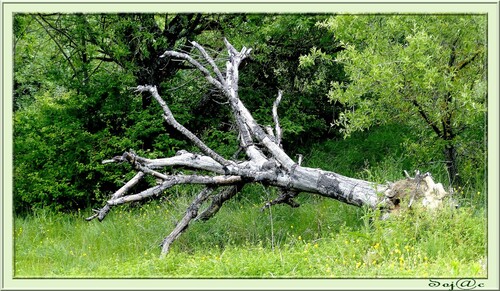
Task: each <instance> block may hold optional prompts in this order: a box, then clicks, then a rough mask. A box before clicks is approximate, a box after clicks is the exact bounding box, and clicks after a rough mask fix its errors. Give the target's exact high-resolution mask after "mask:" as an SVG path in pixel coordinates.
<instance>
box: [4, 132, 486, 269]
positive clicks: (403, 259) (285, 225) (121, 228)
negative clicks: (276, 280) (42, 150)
mask: <svg viewBox="0 0 500 291" xmlns="http://www.w3.org/2000/svg"><path fill="white" fill-rule="evenodd" d="M397 138H398V133H397V132H396V133H394V131H393V130H392V131H391V130H389V129H381V130H379V131H378V132H377V131H376V132H375V133H371V134H360V135H358V136H354V137H352V139H350V140H345V141H337V142H326V143H324V144H322V145H318V146H317V147H315V148H313V149H312V150H311V151H310V152H309V153H306V160H305V161H304V163H305V165H306V166H312V167H320V168H323V169H327V170H335V171H337V172H340V173H341V174H344V175H348V176H354V177H359V178H363V179H367V180H372V181H378V182H383V181H385V180H392V181H394V180H398V179H401V178H402V177H403V176H402V170H403V169H406V170H411V169H412V161H411V159H409V158H408V157H406V156H404V154H403V153H404V151H403V150H402V149H401V148H400V147H399V145H398V144H397V142H395V140H396V139H397ZM388 139H392V142H387V140H388ZM427 170H428V169H426V171H427ZM435 170H437V171H433V174H435V172H437V173H436V174H435V176H436V175H437V176H438V177H439V175H441V174H442V172H441V173H440V172H439V171H443V169H437V168H436V169H435ZM471 185H472V184H471ZM471 187H472V186H471ZM457 190H458V191H461V193H460V195H461V197H462V200H463V201H465V202H467V203H464V207H462V208H460V209H458V210H452V209H448V208H446V209H445V210H443V211H439V212H436V213H427V212H421V211H418V210H414V211H411V212H408V213H404V214H402V215H400V216H394V217H391V218H390V219H388V220H384V221H382V220H379V219H378V215H377V213H374V212H372V211H368V210H367V209H363V208H356V207H353V206H350V205H346V204H343V203H340V202H337V201H334V200H331V199H326V198H323V197H319V196H313V195H309V194H301V195H300V196H299V197H298V202H299V203H300V204H301V207H299V208H293V209H292V208H290V207H288V206H285V205H277V206H274V207H272V208H271V209H266V210H263V211H262V206H263V205H264V203H265V202H266V201H268V200H269V199H272V198H273V197H275V195H277V193H276V190H275V189H273V188H264V187H263V186H261V185H252V186H248V187H247V188H245V189H244V191H243V193H240V194H239V195H238V196H237V197H235V199H233V200H232V201H229V202H227V203H226V204H225V205H224V207H223V208H222V209H221V210H220V212H219V213H218V214H217V215H216V216H215V217H214V218H212V219H211V220H209V221H207V222H197V223H193V224H192V225H191V226H190V228H189V229H188V230H187V232H186V233H184V234H183V235H182V236H181V237H180V238H179V239H178V240H177V241H176V242H175V243H174V245H173V246H172V249H171V252H170V254H169V255H168V256H167V257H166V258H165V259H163V260H161V259H159V258H158V257H159V253H160V247H159V244H160V243H161V241H162V239H163V238H164V237H165V236H166V235H167V234H168V233H169V231H170V230H171V229H172V228H173V227H174V225H175V223H176V221H177V219H179V218H180V217H181V216H182V215H183V212H184V211H185V209H186V207H187V206H188V205H189V203H190V201H191V200H192V198H193V197H194V195H196V193H197V191H198V188H197V187H179V188H175V189H174V190H173V191H172V192H171V193H170V196H167V197H166V198H164V199H162V200H159V201H153V202H151V203H149V204H145V205H130V206H124V207H117V208H114V209H113V210H112V211H111V213H110V214H109V215H108V216H107V218H106V219H105V220H104V221H103V222H102V223H99V222H97V221H92V222H86V221H85V220H84V219H83V218H84V217H86V216H88V215H89V214H90V211H89V210H85V211H83V210H79V211H77V212H75V213H70V214H61V213H51V212H49V211H45V210H38V211H36V212H35V213H34V214H33V215H31V216H28V217H16V218H15V225H14V234H13V235H14V240H15V251H14V256H15V257H14V262H15V270H14V274H15V276H16V277H18V278H25V277H29V278H34V277H43V278H66V277H69V278H81V277H93V278H95V277H98V278H108V277H111V278H124V277H127V278H136V277H162V278H170V277H183V278H193V277H194V278H199V277H251V278H263V277H265V278H271V277H294V278H297V277H308V278H309V277H335V278H339V277H340V278H358V277H383V278H392V277H398V278H402V277H412V278H414V277H421V278H428V277H429V278H440V277H457V278H458V277H485V276H486V260H487V257H486V219H485V209H484V207H483V206H482V204H481V203H480V201H483V200H482V199H483V198H480V197H483V196H484V189H481V188H465V189H457ZM478 192H480V194H479V195H478V194H477V193H478ZM481 192H483V193H481Z"/></svg>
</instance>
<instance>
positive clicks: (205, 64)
mask: <svg viewBox="0 0 500 291" xmlns="http://www.w3.org/2000/svg"><path fill="white" fill-rule="evenodd" d="M224 42H225V45H226V48H227V51H228V55H229V59H228V61H227V63H226V68H225V71H224V72H223V71H222V70H221V69H220V68H219V67H218V66H217V65H216V63H215V61H214V60H213V59H212V58H211V57H210V55H209V54H208V53H207V52H206V51H205V49H204V48H203V47H202V46H200V45H199V44H197V43H196V42H192V45H193V46H194V47H195V48H196V49H197V51H198V52H199V53H200V54H201V57H199V58H201V60H198V59H196V58H195V57H193V56H192V55H188V54H185V53H180V52H175V51H166V52H165V53H164V54H163V55H162V56H161V57H162V58H164V57H169V58H175V59H180V60H184V61H186V62H188V63H190V64H191V65H192V66H194V67H195V68H196V69H197V70H199V71H200V72H201V73H202V74H203V76H204V77H205V79H206V80H207V81H208V82H209V83H210V84H211V85H213V86H214V87H215V88H217V89H218V90H219V91H220V92H221V93H222V94H223V95H224V96H225V97H226V98H227V101H228V102H227V104H228V106H230V108H231V112H232V116H233V122H234V124H235V126H236V128H237V130H238V139H239V145H240V150H241V151H243V152H244V153H245V159H227V158H225V157H223V156H221V155H220V154H218V153H217V152H215V151H214V150H212V149H211V148H210V147H208V146H207V145H206V144H205V143H204V142H203V141H202V140H200V139H199V138H198V137H197V136H196V135H194V134H193V133H192V132H191V131H189V130H188V129H187V128H185V127H184V126H183V125H181V124H180V123H178V122H177V120H176V119H175V117H174V115H173V114H172V112H171V111H170V109H169V107H168V104H167V103H166V102H165V101H164V99H163V98H162V97H161V96H160V95H159V93H158V91H157V88H156V87H155V86H150V85H144V86H142V85H141V86H138V87H136V88H134V90H135V91H137V92H141V93H149V94H151V96H152V97H153V98H154V99H155V100H156V102H158V104H159V105H160V106H161V108H162V110H163V118H164V120H165V121H166V122H167V123H168V124H169V126H172V127H173V128H175V129H176V130H178V131H179V132H180V133H182V134H183V135H184V136H185V137H186V138H187V139H189V140H190V141H191V142H192V143H193V144H194V145H196V147H197V148H198V149H199V151H200V152H199V153H194V152H193V153H192V152H187V151H179V152H178V153H177V154H176V155H175V156H173V157H167V158H160V159H148V158H145V157H141V156H138V155H137V154H136V153H134V152H133V151H128V152H125V153H123V155H121V156H116V157H114V158H112V159H110V160H105V161H103V163H130V164H131V165H132V166H133V167H134V168H135V170H137V174H136V175H135V176H134V177H133V178H132V179H131V180H130V181H128V183H126V184H125V185H124V186H123V187H121V188H120V189H119V190H118V191H116V192H115V193H114V194H113V195H112V196H111V197H110V199H109V200H108V201H107V203H106V205H104V207H102V208H101V209H97V210H94V212H95V213H94V215H92V216H90V217H88V218H87V220H89V221H90V220H93V219H95V218H97V219H98V220H99V221H102V220H103V219H104V218H105V217H106V215H107V214H108V213H109V211H110V210H111V209H112V207H115V206H118V205H121V204H124V203H129V202H133V201H139V200H143V199H146V198H150V197H159V196H160V195H163V194H164V193H165V192H166V190H167V189H169V188H171V187H173V186H176V185H182V184H200V185H204V188H203V190H202V191H201V192H200V193H199V194H198V195H197V196H196V197H195V198H194V200H193V201H192V203H191V205H190V206H189V207H188V208H187V210H186V213H185V215H184V217H183V218H181V219H180V220H179V222H178V223H177V225H176V227H175V228H174V230H172V232H171V233H170V234H169V235H168V236H167V237H166V238H165V239H164V240H163V242H162V250H161V254H162V256H164V255H165V254H167V253H168V251H169V248H170V246H171V244H172V243H173V242H174V241H175V239H176V238H178V237H179V235H181V234H182V232H183V231H185V230H186V229H187V227H188V226H189V224H190V223H191V222H192V221H193V220H208V219H210V218H211V217H212V216H214V215H215V214H216V213H217V212H218V210H219V209H220V208H221V207H222V206H223V204H224V202H225V201H227V200H229V199H231V198H233V197H234V196H235V195H236V194H237V193H238V192H240V191H241V190H242V189H243V188H244V186H245V185H247V184H249V183H261V184H263V185H267V186H274V187H277V188H278V189H279V190H280V191H279V193H280V194H279V196H278V197H277V198H276V199H275V200H273V201H271V202H268V203H267V204H266V205H265V207H271V206H272V205H273V204H280V203H285V204H288V205H290V206H292V207H297V206H298V204H297V203H296V202H295V201H294V198H295V197H296V196H297V195H298V194H299V193H301V192H304V193H312V194H319V195H321V196H324V197H328V198H333V199H336V200H339V201H341V202H344V203H348V204H351V205H355V206H359V207H361V206H367V207H369V208H372V209H377V208H380V209H383V210H387V211H392V210H395V209H399V208H400V206H401V205H402V204H403V203H408V207H411V206H412V205H416V204H417V203H418V204H421V205H423V206H425V207H429V208H436V207H438V206H439V204H440V203H441V201H442V199H443V198H444V197H445V196H446V195H447V193H446V192H445V191H444V189H443V187H442V185H441V184H435V183H434V181H433V180H432V177H431V176H430V174H428V173H426V174H420V173H418V172H417V173H416V176H415V177H413V178H412V177H410V176H409V175H407V179H405V180H402V181H398V182H395V183H387V184H377V183H373V182H369V181H364V180H359V179H353V178H350V177H345V176H342V175H340V174H337V173H335V172H329V171H324V170H321V169H316V168H308V167H303V166H301V161H300V159H299V160H298V161H294V160H292V159H291V158H290V157H289V155H288V154H287V153H286V152H285V151H284V150H283V148H282V146H281V139H282V134H281V128H280V125H279V118H278V106H279V103H280V101H281V98H282V92H281V91H280V92H278V94H277V98H276V101H275V102H274V104H273V108H272V114H273V120H274V123H275V124H274V128H273V127H265V128H263V127H261V126H260V125H259V124H258V123H257V122H256V121H255V120H254V118H253V116H252V114H251V113H250V112H249V111H248V110H247V108H246V107H245V106H244V104H243V103H242V102H241V100H240V98H239V96H238V78H239V71H238V67H239V65H240V64H241V62H242V61H243V60H244V59H245V58H246V57H247V56H248V55H249V54H250V51H251V49H247V48H245V47H243V48H242V49H241V50H240V51H237V50H236V49H235V48H234V47H233V46H232V45H231V44H230V43H229V42H228V41H227V40H224ZM165 167H176V168H189V169H191V170H194V171H199V172H202V173H211V174H201V173H200V174H191V175H184V174H168V175H167V174H163V173H162V171H161V169H162V168H165ZM146 175H152V176H154V177H155V178H156V179H158V180H159V181H160V182H159V183H158V185H156V186H154V187H151V188H148V189H145V190H143V191H141V192H139V193H135V194H129V191H130V190H131V189H132V188H133V187H134V186H135V185H137V184H138V182H139V181H140V180H141V179H143V178H144V177H145V176H146ZM417 201H418V202H417ZM205 202H210V203H207V204H208V206H207V207H205V208H204V209H202V210H201V211H200V208H201V207H202V205H203V204H204V203H205Z"/></svg>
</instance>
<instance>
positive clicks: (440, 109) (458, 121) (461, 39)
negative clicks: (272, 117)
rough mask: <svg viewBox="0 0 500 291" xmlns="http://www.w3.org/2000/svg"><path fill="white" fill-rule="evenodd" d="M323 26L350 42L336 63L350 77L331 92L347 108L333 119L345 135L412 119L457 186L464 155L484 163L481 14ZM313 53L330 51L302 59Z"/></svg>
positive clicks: (351, 20)
mask: <svg viewBox="0 0 500 291" xmlns="http://www.w3.org/2000/svg"><path fill="white" fill-rule="evenodd" d="M318 25H319V26H321V27H324V28H326V29H327V30H328V31H329V32H331V33H332V34H333V35H334V36H335V37H336V38H338V39H339V40H340V41H342V43H343V45H344V47H345V48H346V49H345V50H344V51H342V52H340V53H339V54H338V56H337V58H336V59H335V61H336V62H339V63H341V64H343V65H344V69H345V71H346V73H347V75H348V77H349V80H348V81H345V82H333V83H332V86H331V88H330V92H329V93H328V96H329V97H330V99H331V100H332V101H336V102H339V103H341V104H343V105H344V106H345V108H346V109H345V111H343V112H342V113H341V114H340V115H339V119H338V120H337V121H336V124H337V125H340V126H342V130H343V131H344V134H345V135H349V134H350V133H351V132H353V131H357V130H364V129H367V128H369V127H370V126H373V125H378V124H383V123H388V122H400V123H405V124H409V125H411V126H412V127H413V128H414V130H415V131H417V132H419V133H420V135H421V138H422V141H421V146H422V147H424V148H425V147H428V148H432V147H434V146H438V147H440V148H441V149H442V152H443V155H444V162H445V164H446V169H447V172H448V174H449V177H450V180H451V182H452V183H453V184H456V183H460V177H461V176H460V175H459V172H460V171H459V169H460V165H459V161H460V159H459V158H458V156H459V155H460V156H464V157H465V159H467V158H469V160H471V159H474V158H477V159H478V163H477V166H478V167H479V169H480V168H481V167H480V166H482V165H484V160H483V159H482V158H481V155H483V154H484V151H483V149H484V145H483V142H484V141H483V138H482V137H483V134H484V120H485V112H486V99H487V98H486V97H487V83H486V17H485V16H484V15H338V16H333V17H330V18H329V19H328V20H327V21H323V22H320V23H319V24H318ZM314 58H320V59H321V58H323V59H324V58H325V56H322V55H320V54H319V53H311V54H309V55H308V56H307V57H304V58H303V60H302V62H303V64H305V65H307V63H308V62H309V63H310V62H311V59H314ZM326 58H330V56H326ZM477 149H479V154H471V153H474V152H476V153H477ZM471 156H474V157H471ZM476 170H477V169H476Z"/></svg>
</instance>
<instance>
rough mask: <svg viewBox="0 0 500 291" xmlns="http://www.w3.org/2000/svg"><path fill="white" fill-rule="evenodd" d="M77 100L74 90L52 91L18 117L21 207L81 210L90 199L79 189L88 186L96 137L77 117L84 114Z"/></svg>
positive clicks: (17, 201)
mask: <svg viewBox="0 0 500 291" xmlns="http://www.w3.org/2000/svg"><path fill="white" fill-rule="evenodd" d="M51 93H52V94H53V95H52V94H51ZM75 101H76V98H75V95H74V93H73V92H64V91H62V92H47V93H46V94H44V95H41V96H38V97H37V100H36V102H35V103H34V104H32V105H30V106H28V107H27V108H26V109H25V110H22V111H18V112H16V113H15V115H14V124H15V127H14V129H15V132H14V153H15V156H14V189H15V193H14V204H15V206H16V208H19V207H22V208H26V207H35V208H39V207H44V206H48V205H52V206H53V207H57V208H63V207H67V206H70V207H77V206H78V201H81V200H82V199H86V198H85V196H87V194H86V193H84V192H80V191H78V190H77V187H75V185H82V184H85V182H86V181H85V174H86V167H87V163H88V153H89V152H91V150H92V143H93V137H92V136H91V135H90V133H88V132H86V131H85V130H82V124H81V122H79V121H78V120H76V119H74V117H73V114H74V113H75V112H76V111H77V110H79V107H78V105H77V104H75ZM82 178H83V179H82Z"/></svg>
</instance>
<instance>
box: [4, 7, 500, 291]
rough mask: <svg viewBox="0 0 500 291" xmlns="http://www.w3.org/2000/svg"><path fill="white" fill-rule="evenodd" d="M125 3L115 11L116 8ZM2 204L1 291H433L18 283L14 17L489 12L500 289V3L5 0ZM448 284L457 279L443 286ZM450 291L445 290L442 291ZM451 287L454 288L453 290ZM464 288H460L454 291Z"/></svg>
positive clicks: (181, 282) (492, 233)
mask: <svg viewBox="0 0 500 291" xmlns="http://www.w3.org/2000/svg"><path fill="white" fill-rule="evenodd" d="M118 3H119V4H120V5H116V4H118ZM1 9H2V24H1V25H2V29H1V33H2V34H1V36H2V48H3V50H2V83H1V90H2V93H3V95H2V96H3V101H2V119H1V121H0V125H1V128H2V143H1V144H0V150H1V152H2V158H1V161H2V179H1V184H2V193H3V195H2V199H1V202H0V206H1V207H0V213H1V221H2V230H1V232H2V240H1V241H0V248H1V255H0V256H1V257H2V265H1V267H0V269H1V270H2V274H1V275H0V276H1V278H0V279H1V284H0V290H20V289H28V290H34V289H50V290H58V289H62V290H69V289H78V290H103V289H115V290H136V289H147V290H165V289H173V290H181V289H205V290H208V289H216V290H237V289H240V290H250V289H284V290H292V289H304V290H308V289H311V290H312V289H314V290H318V289H325V290H332V289H342V290H348V289H351V290H353V289H358V290H359V289H370V288H371V289H384V290H391V289H394V290H402V289H418V290H424V289H431V290H432V289H434V290H437V289H438V288H430V287H429V280H427V279H371V278H366V279H13V236H12V229H13V216H12V188H13V185H12V156H13V152H12V139H13V138H12V133H13V131H12V102H11V100H12V90H11V88H12V65H13V64H12V50H11V49H10V48H12V14H13V13H16V12H66V13H72V12H110V13H111V12H161V11H171V12H179V13H181V12H211V13H219V12H223V13H237V12H249V13H265V12H286V13H481V14H483V13H485V14H487V15H488V77H489V82H488V96H489V97H488V124H487V128H488V133H487V135H488V136H487V141H488V144H487V147H488V151H487V152H488V181H487V183H488V278H487V279H477V282H478V283H484V286H482V287H483V288H481V286H478V287H477V288H476V290H481V289H482V290H493V289H498V288H499V276H498V274H499V249H498V248H497V246H498V243H499V225H498V222H499V214H498V210H499V209H500V208H499V195H498V193H499V179H498V178H499V177H498V174H499V173H500V171H499V163H498V162H499V135H498V132H500V130H499V115H500V112H499V107H500V105H499V104H500V103H499V96H500V94H499V82H498V80H499V56H498V52H499V27H500V23H499V15H500V12H499V2H498V1H491V0H490V1H478V2H474V1H440V2H435V1H430V0H423V1H407V2H401V1H390V0H389V1H378V2H374V1H372V2H369V1H350V2H341V1H322V0H316V1H314V2H305V1H294V0H289V1H280V0H275V1H266V0H253V1H239V2H235V1H228V0H226V1H225V0H219V1H201V0H191V1H184V2H182V1H154V0H149V1H147V2H139V1H111V0H108V1H98V0H88V1H83V2H77V1H74V0H67V1H57V0H56V1H50V2H42V1H14V0H10V1H2V2H1ZM495 133H496V134H495ZM439 281H440V282H442V283H445V282H453V281H456V280H445V279H442V280H439ZM439 289H440V290H441V289H446V288H439ZM449 289H450V288H448V290H449ZM456 289H458V288H455V290H456Z"/></svg>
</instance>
